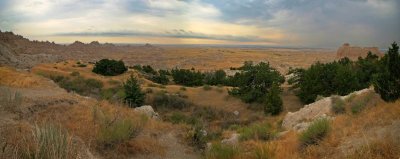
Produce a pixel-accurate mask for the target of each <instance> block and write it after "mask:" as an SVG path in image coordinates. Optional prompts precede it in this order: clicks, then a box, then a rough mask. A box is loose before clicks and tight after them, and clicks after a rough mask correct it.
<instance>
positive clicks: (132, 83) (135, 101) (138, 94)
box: [123, 75, 146, 107]
mask: <svg viewBox="0 0 400 159" xmlns="http://www.w3.org/2000/svg"><path fill="white" fill-rule="evenodd" d="M123 87H124V90H125V98H124V100H125V103H127V104H128V105H129V107H140V106H142V105H143V103H144V99H145V97H146V94H145V93H143V92H142V90H141V88H140V85H139V84H138V81H137V80H136V78H135V77H133V75H131V76H130V78H129V79H128V80H127V81H126V82H125V83H124V86H123Z"/></svg>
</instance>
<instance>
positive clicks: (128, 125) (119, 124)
mask: <svg viewBox="0 0 400 159" xmlns="http://www.w3.org/2000/svg"><path fill="white" fill-rule="evenodd" d="M147 120H148V118H147V117H146V116H144V115H142V116H140V118H134V119H132V118H131V117H126V116H117V115H115V114H114V115H112V114H107V113H105V112H103V111H102V110H101V109H99V108H98V107H97V106H94V107H93V121H94V122H95V123H96V124H98V125H99V131H98V134H97V138H96V140H97V142H98V143H99V144H100V145H102V146H104V147H111V148H112V147H114V146H115V145H117V144H120V143H123V142H126V141H128V140H130V139H132V138H134V137H136V136H137V135H138V134H139V133H140V132H141V131H142V129H143V127H144V125H145V124H146V122H147Z"/></svg>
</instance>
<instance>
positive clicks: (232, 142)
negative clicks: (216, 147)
mask: <svg viewBox="0 0 400 159" xmlns="http://www.w3.org/2000/svg"><path fill="white" fill-rule="evenodd" d="M239 136H240V134H238V133H233V134H232V135H231V137H230V138H228V139H223V140H222V141H221V144H226V145H237V144H238V143H239Z"/></svg>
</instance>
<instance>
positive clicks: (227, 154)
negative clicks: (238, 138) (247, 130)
mask: <svg viewBox="0 0 400 159" xmlns="http://www.w3.org/2000/svg"><path fill="white" fill-rule="evenodd" d="M238 154H239V149H238V148H237V147H235V146H231V145H223V144H220V143H217V144H213V145H212V146H211V148H210V149H209V150H208V151H207V152H206V159H232V158H234V157H235V156H236V155H238Z"/></svg>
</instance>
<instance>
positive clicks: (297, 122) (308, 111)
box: [282, 88, 373, 131]
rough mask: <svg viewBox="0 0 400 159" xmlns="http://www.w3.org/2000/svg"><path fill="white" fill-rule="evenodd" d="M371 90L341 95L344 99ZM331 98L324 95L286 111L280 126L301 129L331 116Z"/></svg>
mask: <svg viewBox="0 0 400 159" xmlns="http://www.w3.org/2000/svg"><path fill="white" fill-rule="evenodd" d="M371 91H373V88H366V89H363V90H360V91H356V92H353V93H351V94H349V95H346V96H341V97H340V98H342V99H343V100H346V99H347V98H349V97H350V96H352V95H360V94H364V93H368V92H371ZM331 110H332V98H331V97H325V98H323V99H321V100H318V101H316V102H314V103H311V104H308V105H305V106H304V107H303V108H301V109H300V110H299V111H297V112H288V114H286V116H285V118H284V119H283V121H282V127H283V128H285V129H286V130H295V131H303V130H305V129H307V128H308V126H309V125H310V124H311V122H313V121H314V120H316V119H320V118H332V112H331Z"/></svg>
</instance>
